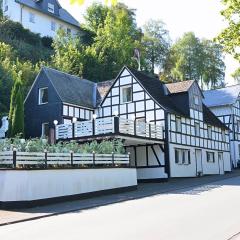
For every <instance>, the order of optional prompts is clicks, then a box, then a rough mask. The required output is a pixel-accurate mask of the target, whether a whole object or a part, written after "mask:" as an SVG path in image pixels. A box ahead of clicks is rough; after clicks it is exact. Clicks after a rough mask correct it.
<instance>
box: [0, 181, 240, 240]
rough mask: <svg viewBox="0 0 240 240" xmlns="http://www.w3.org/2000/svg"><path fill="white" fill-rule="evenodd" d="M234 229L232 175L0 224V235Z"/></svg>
mask: <svg viewBox="0 0 240 240" xmlns="http://www.w3.org/2000/svg"><path fill="white" fill-rule="evenodd" d="M238 232H240V177H234V178H229V179H225V180H221V181H218V182H213V183H211V184H207V185H202V186H198V187H191V188H185V189H182V190H177V191H173V192H171V193H168V194H156V195H153V196H150V197H144V198H140V199H135V200H129V201H125V202H121V203H115V204H110V205H107V206H102V207H96V208H93V209H89V210H82V211H76V212H72V213H67V214H62V215H57V216H52V217H47V218H42V219H39V220H35V221H29V222H23V223H18V224H13V225H9V226H2V227H0V239H1V240H13V239H14V240H15V239H17V240H19V239H20V240H55V239H56V240H75V239H77V240H79V239H83V240H92V239H94V240H128V239H129V240H135V239H136V240H142V239H144V240H155V239H156V240H162V239H164V240H165V239H166V240H200V239H201V240H210V239H211V240H227V239H231V237H232V236H234V235H235V234H237V233H238ZM234 239H238V238H237V237H234ZM239 239H240V238H239Z"/></svg>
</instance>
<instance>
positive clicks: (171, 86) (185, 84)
mask: <svg viewBox="0 0 240 240" xmlns="http://www.w3.org/2000/svg"><path fill="white" fill-rule="evenodd" d="M194 82H195V81H194V80H187V81H182V82H176V83H167V84H165V86H166V87H167V89H168V91H169V92H170V93H171V94H174V93H182V92H187V91H188V90H189V88H190V87H191V86H192V84H193V83H194Z"/></svg>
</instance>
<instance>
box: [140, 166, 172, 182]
mask: <svg viewBox="0 0 240 240" xmlns="http://www.w3.org/2000/svg"><path fill="white" fill-rule="evenodd" d="M167 177H168V175H167V174H166V173H165V168H164V167H151V168H150V167H148V168H137V179H138V180H147V179H148V180H150V179H160V178H163V179H166V178H167Z"/></svg>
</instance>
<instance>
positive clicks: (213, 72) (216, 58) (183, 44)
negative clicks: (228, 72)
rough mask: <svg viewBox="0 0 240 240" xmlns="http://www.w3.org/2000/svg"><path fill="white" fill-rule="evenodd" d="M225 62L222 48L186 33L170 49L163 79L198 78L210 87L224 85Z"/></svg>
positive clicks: (203, 84) (201, 83)
mask: <svg viewBox="0 0 240 240" xmlns="http://www.w3.org/2000/svg"><path fill="white" fill-rule="evenodd" d="M224 72H225V64H224V61H223V54H222V48H221V46H220V45H218V44H216V43H214V42H212V41H210V40H204V39H203V40H200V39H199V38H197V37H196V36H195V35H194V33H192V32H189V33H185V34H184V35H183V37H182V38H180V39H179V40H178V41H177V42H176V43H175V44H174V45H173V46H172V47H171V49H170V51H169V55H168V58H167V61H166V62H165V66H164V72H163V74H162V76H161V79H162V80H165V79H167V80H169V79H170V80H172V81H183V80H188V79H192V80H196V81H198V82H199V83H200V85H201V86H202V87H203V86H206V87H208V88H214V87H217V86H222V84H223V81H224Z"/></svg>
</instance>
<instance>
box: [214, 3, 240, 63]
mask: <svg viewBox="0 0 240 240" xmlns="http://www.w3.org/2000/svg"><path fill="white" fill-rule="evenodd" d="M222 3H223V4H224V6H225V9H224V10H223V11H222V12H221V14H222V16H223V17H224V18H225V20H226V22H227V23H228V26H227V27H226V28H225V29H224V30H223V31H222V32H221V33H220V34H219V35H218V37H217V38H216V40H217V41H218V42H219V43H220V44H221V45H223V46H224V50H225V51H226V52H228V53H230V54H232V55H233V56H234V57H235V58H236V59H237V60H238V61H240V51H239V48H240V34H239V32H240V2H239V0H222Z"/></svg>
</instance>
